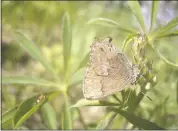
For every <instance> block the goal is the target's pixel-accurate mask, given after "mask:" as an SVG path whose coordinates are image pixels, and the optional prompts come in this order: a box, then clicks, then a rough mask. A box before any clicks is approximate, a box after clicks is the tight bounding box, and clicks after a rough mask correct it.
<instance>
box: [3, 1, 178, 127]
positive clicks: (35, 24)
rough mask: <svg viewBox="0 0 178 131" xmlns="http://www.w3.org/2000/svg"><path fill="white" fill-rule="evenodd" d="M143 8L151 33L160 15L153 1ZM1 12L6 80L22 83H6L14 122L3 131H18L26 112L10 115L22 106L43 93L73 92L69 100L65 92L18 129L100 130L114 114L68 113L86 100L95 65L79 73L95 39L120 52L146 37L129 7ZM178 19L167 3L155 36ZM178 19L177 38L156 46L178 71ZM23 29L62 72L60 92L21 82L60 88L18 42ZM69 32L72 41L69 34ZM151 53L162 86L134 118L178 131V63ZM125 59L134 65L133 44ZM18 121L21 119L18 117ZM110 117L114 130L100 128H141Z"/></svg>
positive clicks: (59, 5)
mask: <svg viewBox="0 0 178 131" xmlns="http://www.w3.org/2000/svg"><path fill="white" fill-rule="evenodd" d="M139 4H140V8H141V11H142V17H143V19H144V22H145V26H146V30H147V32H148V30H149V27H150V20H151V10H152V9H153V7H152V2H151V1H148V2H146V1H142V2H139ZM1 6H2V42H1V49H2V50H1V51H2V57H1V59H2V77H9V76H13V77H14V78H16V79H13V80H14V81H13V82H12V81H11V82H9V83H8V82H6V84H3V85H2V107H1V110H2V114H5V115H4V119H5V118H7V119H6V120H3V122H2V123H3V124H2V126H3V129H14V125H13V124H12V123H13V122H12V120H13V119H17V118H16V117H17V116H18V113H17V112H16V111H17V110H19V108H18V109H17V110H16V109H15V111H12V114H10V113H9V114H8V115H7V113H6V111H9V110H11V109H13V108H14V107H16V106H17V107H19V105H20V104H21V103H22V102H24V101H25V102H26V100H27V99H29V98H31V97H32V96H35V95H37V96H39V95H40V94H41V93H49V92H50V91H58V90H61V91H63V92H65V91H64V90H67V95H66V94H65V93H64V94H63V93H59V94H58V95H56V96H55V97H54V98H52V99H51V101H49V102H46V103H45V104H42V106H41V107H40V108H39V110H37V112H34V113H33V115H31V116H29V117H27V118H28V119H26V120H25V119H22V121H23V122H22V124H19V126H17V129H70V128H72V129H95V128H96V127H97V126H98V123H100V122H101V121H102V120H104V119H105V116H106V114H108V111H106V108H105V107H101V106H87V107H79V108H72V109H71V108H69V107H70V106H72V105H74V104H76V103H77V102H78V101H79V100H81V99H83V98H84V97H83V93H82V85H81V80H82V79H83V77H84V71H85V69H86V66H87V63H88V62H89V61H88V59H86V61H84V62H83V66H82V67H85V68H84V69H79V68H78V67H79V65H80V64H81V62H82V60H83V59H85V58H86V56H87V53H88V52H89V50H90V45H91V44H92V42H93V41H94V38H95V37H99V38H105V37H107V36H111V37H112V38H113V43H114V44H115V45H116V46H117V47H118V48H119V49H121V48H122V44H123V42H124V40H125V39H126V38H127V37H128V36H129V35H130V34H131V33H132V32H133V33H137V32H140V31H141V27H140V26H139V22H138V20H137V19H136V17H135V16H134V14H133V11H132V10H131V9H130V7H129V5H128V3H127V2H124V1H112V2H111V1H100V2H96V1H75V2H72V1H70V2H68V1H45V2H42V1H29V2H27V1H25V2H22V1H16V2H13V1H3V2H2V5H1ZM135 10H136V9H135ZM136 11H137V10H136ZM177 16H178V2H176V1H170V2H169V1H161V2H160V3H159V8H158V13H157V16H156V20H155V21H154V26H153V30H154V29H159V28H161V27H162V26H164V25H166V24H167V23H169V22H170V21H171V20H172V19H175V18H177ZM98 18H100V19H98ZM101 18H106V19H108V20H113V21H115V22H116V23H118V24H119V25H120V26H118V27H117V26H114V24H113V22H108V23H107V22H106V21H105V20H104V21H102V19H101ZM95 20H96V21H95ZM177 20H178V19H175V23H176V24H175V25H174V26H175V28H174V30H173V29H172V30H173V31H172V30H169V33H170V35H168V33H167V34H166V35H165V37H160V38H157V39H155V41H154V46H156V47H157V48H158V49H159V51H160V53H161V54H162V55H164V57H165V58H166V59H168V60H169V61H170V62H172V63H177V64H178V52H177V49H178V37H177V34H178V31H177V30H178V28H177V25H178V24H177V23H178V22H177ZM68 22H69V24H68ZM90 23H92V24H90ZM93 23H94V24H93ZM116 25H117V24H116ZM65 27H66V28H65ZM121 27H122V28H123V29H122V28H121ZM172 27H173V26H172ZM65 29H66V30H65ZM127 29H128V30H129V31H127ZM17 30H18V31H20V32H22V34H23V35H24V36H25V38H29V39H30V40H32V41H33V42H34V44H35V45H36V46H37V47H38V48H39V50H40V53H41V54H42V58H41V59H44V61H45V62H47V63H49V64H50V65H51V66H52V69H53V70H54V72H55V73H52V74H53V75H54V74H56V76H57V77H59V79H60V80H57V82H56V83H57V84H58V85H57V88H53V87H50V86H42V85H40V84H39V85H38V84H29V83H30V82H26V84H25V82H24V81H25V80H27V79H25V77H24V79H25V80H24V79H23V80H22V78H23V77H19V78H17V76H33V77H37V78H41V79H44V80H48V81H53V76H52V74H51V73H50V72H48V71H47V70H46V68H45V67H44V66H43V64H41V62H40V61H38V60H37V58H35V59H34V58H33V57H31V56H32V55H30V53H28V51H27V50H28V49H29V47H28V45H27V48H28V49H27V50H24V48H21V47H22V46H20V45H19V44H18V39H20V38H22V37H21V36H20V37H18V38H16V39H17V40H15V39H14V37H15V33H14V32H15V31H17ZM171 31H172V32H173V33H172V32H171ZM66 32H67V34H65V33H66ZM70 32H71V34H70ZM153 32H154V31H153ZM163 36H164V35H163ZM70 40H71V42H70ZM64 43H65V44H66V43H71V45H70V44H69V46H67V47H65V44H64ZM65 50H67V51H65ZM70 50H71V51H70ZM146 51H147V54H146V57H147V58H148V60H149V61H153V65H152V68H153V71H154V73H155V75H156V82H157V83H156V85H155V86H154V87H153V88H152V89H150V90H149V91H148V92H147V95H148V96H149V97H151V98H152V100H153V101H150V100H149V99H147V98H146V97H143V99H142V100H141V102H140V103H139V105H138V107H137V109H136V110H135V111H133V112H131V113H134V114H135V115H136V116H139V117H141V118H143V119H146V120H148V121H150V122H154V123H156V124H157V125H159V126H160V127H162V128H165V129H177V128H178V122H177V120H178V105H177V104H178V67H177V65H176V64H175V66H172V65H173V64H172V65H171V64H169V63H166V62H165V61H164V60H162V59H161V58H160V55H158V54H157V53H156V52H155V51H154V50H153V49H152V48H150V47H147V48H146ZM69 52H71V54H70V53H69ZM65 53H67V55H66V59H64V57H65ZM124 53H125V54H126V55H127V56H128V57H129V59H130V60H131V61H133V59H132V53H131V44H129V45H128V46H127V48H126V49H125V50H124ZM69 54H70V55H69ZM67 59H68V60H69V63H68V67H66V66H65V65H66V63H65V62H66V61H68V60H67ZM45 62H44V63H45ZM42 63H43V62H42ZM65 68H66V69H65ZM66 72H67V73H66ZM77 72H78V73H77ZM19 81H20V82H19ZM36 81H38V80H36ZM33 82H34V81H33ZM33 82H32V83H33ZM38 82H39V81H38ZM19 83H22V84H19ZM34 83H37V82H34ZM39 83H40V82H39ZM71 83H72V84H71ZM65 86H67V87H68V88H67V87H65ZM133 88H134V90H135V91H136V93H137V94H138V92H139V91H140V90H139V85H138V88H137V86H135V87H133ZM117 95H118V96H119V97H120V96H121V95H120V93H117ZM35 100H37V98H35ZM66 101H67V102H66ZM33 102H34V101H33ZM26 106H28V104H27V105H26ZM21 107H22V106H21ZM64 108H65V109H64ZM23 111H24V112H25V111H26V109H23V108H22V111H21V110H20V111H19V112H20V113H21V112H23ZM14 114H15V115H14ZM108 115H110V114H108ZM111 115H112V114H111ZM7 116H8V117H7ZM14 116H16V117H15V118H14ZM109 118H111V119H109V121H111V123H108V126H107V127H105V126H101V127H103V128H106V129H142V128H139V127H138V126H137V125H134V124H133V123H132V122H129V120H127V119H126V118H125V117H123V116H122V115H119V114H118V115H117V116H116V117H113V119H112V117H110V116H109ZM2 119H3V116H2ZM18 120H19V119H18ZM106 120H107V118H106ZM69 121H70V122H69ZM11 122H12V123H11ZM17 123H18V122H17ZM65 123H66V124H65ZM106 123H107V122H106ZM15 124H16V123H15ZM65 127H66V128H65ZM69 127H70V128H69ZM146 129H147V128H146ZM148 129H149V128H148Z"/></svg>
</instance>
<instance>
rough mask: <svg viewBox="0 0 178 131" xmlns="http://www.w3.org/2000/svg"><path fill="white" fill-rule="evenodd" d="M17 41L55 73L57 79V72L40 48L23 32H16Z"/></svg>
mask: <svg viewBox="0 0 178 131" xmlns="http://www.w3.org/2000/svg"><path fill="white" fill-rule="evenodd" d="M14 35H15V41H16V42H17V43H19V44H20V45H21V46H22V47H23V48H24V49H25V50H26V51H27V52H28V53H29V55H31V56H32V57H33V58H34V59H35V60H37V61H39V62H40V63H41V64H42V65H43V66H44V67H45V68H46V69H47V70H48V71H49V72H51V73H52V74H53V77H54V78H55V79H57V76H56V73H55V72H54V70H53V68H52V67H51V65H50V64H49V63H47V61H46V59H45V58H44V56H43V55H42V53H41V52H40V50H39V48H38V47H37V46H36V45H35V44H34V43H33V42H32V41H31V40H30V39H28V38H27V37H26V36H24V35H23V34H22V33H21V32H16V33H15V34H14Z"/></svg>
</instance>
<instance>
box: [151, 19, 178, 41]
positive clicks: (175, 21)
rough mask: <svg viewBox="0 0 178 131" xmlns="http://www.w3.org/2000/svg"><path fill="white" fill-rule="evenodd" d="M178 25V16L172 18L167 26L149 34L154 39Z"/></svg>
mask: <svg viewBox="0 0 178 131" xmlns="http://www.w3.org/2000/svg"><path fill="white" fill-rule="evenodd" d="M176 26H178V17H176V18H174V19H172V20H171V21H170V22H169V23H168V24H166V25H165V26H163V27H161V28H159V29H157V30H156V31H154V32H152V33H151V34H149V40H150V41H151V40H154V39H156V38H157V37H159V36H162V35H165V34H168V33H169V32H170V31H171V30H172V29H173V28H174V27H176Z"/></svg>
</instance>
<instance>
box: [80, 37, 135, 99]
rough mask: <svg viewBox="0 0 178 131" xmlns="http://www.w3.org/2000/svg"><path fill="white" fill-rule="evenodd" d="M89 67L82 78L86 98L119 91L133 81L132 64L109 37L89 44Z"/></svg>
mask: <svg viewBox="0 0 178 131" xmlns="http://www.w3.org/2000/svg"><path fill="white" fill-rule="evenodd" d="M90 63H91V65H90V67H88V69H87V71H86V74H85V78H84V80H83V94H84V96H85V98H86V99H100V98H103V97H105V96H108V95H111V94H114V93H116V92H117V91H121V90H123V89H124V88H125V86H126V85H129V84H130V83H132V82H134V81H135V79H136V78H135V76H134V75H133V70H132V65H131V64H130V62H129V61H128V59H127V58H126V56H125V55H124V54H123V53H121V52H119V51H118V50H117V49H116V48H115V47H114V45H112V44H111V43H110V39H109V38H106V39H105V40H103V41H95V42H94V43H93V44H92V46H91V52H90Z"/></svg>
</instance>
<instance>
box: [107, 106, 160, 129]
mask: <svg viewBox="0 0 178 131" xmlns="http://www.w3.org/2000/svg"><path fill="white" fill-rule="evenodd" d="M109 110H111V111H114V112H116V113H118V114H120V115H122V116H123V117H125V118H126V119H127V120H128V121H129V122H130V123H132V124H133V125H134V126H137V127H139V128H141V129H144V130H163V128H161V127H159V126H158V125H157V124H156V123H154V122H151V121H149V120H146V119H143V118H141V117H138V116H135V115H134V114H131V113H129V112H126V111H123V110H120V109H118V108H109Z"/></svg>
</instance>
